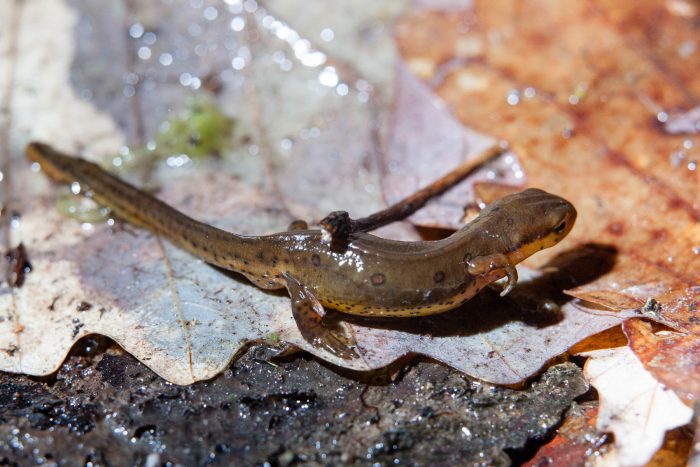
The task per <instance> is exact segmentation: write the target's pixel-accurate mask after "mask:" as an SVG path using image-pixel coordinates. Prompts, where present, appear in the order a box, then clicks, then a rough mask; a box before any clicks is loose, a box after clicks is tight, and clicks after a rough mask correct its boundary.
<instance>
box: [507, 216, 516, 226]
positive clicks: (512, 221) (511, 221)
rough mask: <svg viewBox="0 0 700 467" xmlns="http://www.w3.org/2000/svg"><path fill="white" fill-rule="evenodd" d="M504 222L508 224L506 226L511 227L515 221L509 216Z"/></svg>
mask: <svg viewBox="0 0 700 467" xmlns="http://www.w3.org/2000/svg"><path fill="white" fill-rule="evenodd" d="M506 224H508V227H513V226H514V225H515V221H514V220H513V219H512V218H511V217H509V218H508V219H506Z"/></svg>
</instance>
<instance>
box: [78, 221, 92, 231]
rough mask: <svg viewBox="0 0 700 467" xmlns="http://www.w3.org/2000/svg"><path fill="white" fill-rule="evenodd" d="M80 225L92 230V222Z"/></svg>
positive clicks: (84, 228) (86, 229)
mask: <svg viewBox="0 0 700 467" xmlns="http://www.w3.org/2000/svg"><path fill="white" fill-rule="evenodd" d="M80 227H81V228H82V229H83V230H85V231H88V230H92V224H91V223H89V222H83V223H82V224H80Z"/></svg>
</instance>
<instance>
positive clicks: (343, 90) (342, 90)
mask: <svg viewBox="0 0 700 467" xmlns="http://www.w3.org/2000/svg"><path fill="white" fill-rule="evenodd" d="M335 92H337V93H338V95H339V96H347V95H348V93H349V92H350V88H349V87H348V85H347V84H345V83H340V84H339V85H338V86H337V87H336V88H335Z"/></svg>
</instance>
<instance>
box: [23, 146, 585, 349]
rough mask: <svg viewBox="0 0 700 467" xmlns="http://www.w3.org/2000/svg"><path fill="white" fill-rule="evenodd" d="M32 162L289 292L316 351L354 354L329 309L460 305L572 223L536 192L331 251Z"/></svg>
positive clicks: (90, 168) (392, 310)
mask: <svg viewBox="0 0 700 467" xmlns="http://www.w3.org/2000/svg"><path fill="white" fill-rule="evenodd" d="M27 156H28V157H29V159H30V160H32V161H35V162H38V163H39V164H40V165H41V167H42V170H43V171H44V172H45V173H46V174H47V175H48V176H50V177H51V178H53V179H54V180H55V181H57V182H60V183H72V182H74V181H77V182H79V183H80V184H81V186H82V187H83V190H82V192H83V193H85V192H89V193H91V196H92V198H93V199H94V200H95V201H97V202H98V203H100V204H102V205H104V206H107V207H109V208H110V209H111V210H112V212H113V213H114V214H115V215H116V216H118V217H119V218H121V219H123V220H126V221H128V222H130V223H132V224H135V225H138V226H141V227H144V228H147V229H149V230H151V231H153V232H155V233H157V234H159V235H161V236H163V237H165V238H167V239H168V240H169V241H170V242H172V243H173V244H175V245H177V246H179V247H181V248H183V249H185V250H187V251H189V252H191V253H192V254H194V255H196V256H198V257H200V258H202V259H203V260H205V261H207V262H208V263H211V264H213V265H216V266H218V267H221V268H225V269H229V270H232V271H236V272H239V273H241V274H243V275H245V276H246V277H247V278H248V279H249V280H250V281H251V282H253V283H254V284H255V285H257V286H259V287H261V288H265V289H278V288H285V287H286V288H287V290H288V291H289V295H290V298H291V300H292V313H293V315H294V318H295V320H296V322H297V325H298V328H299V331H300V332H301V334H302V336H303V337H304V338H305V339H306V340H307V341H308V342H310V343H311V344H312V345H313V346H314V347H318V348H324V349H325V350H327V351H328V352H330V353H332V354H334V355H336V356H338V357H340V358H345V359H352V358H358V357H359V356H358V354H357V353H356V352H355V350H353V347H354V339H353V338H352V336H351V335H349V333H348V332H346V331H345V330H343V329H333V328H331V327H329V326H327V325H326V324H327V323H326V322H325V321H324V320H323V319H322V317H323V315H324V314H325V310H324V308H330V309H335V310H339V311H341V312H344V313H350V314H356V315H366V316H382V317H409V316H425V315H431V314H435V313H440V312H444V311H447V310H450V309H453V308H456V307H458V306H459V305H461V304H462V303H464V302H465V301H467V300H469V299H470V298H471V297H473V296H474V295H475V294H476V293H477V292H479V290H481V289H483V288H484V287H485V286H487V285H488V284H490V283H492V282H494V281H496V280H498V279H500V278H502V277H506V276H507V277H508V282H507V286H506V288H505V289H504V291H503V292H502V294H505V293H508V292H509V291H510V290H511V289H512V287H513V286H514V285H515V283H516V282H517V272H516V269H515V265H516V264H517V263H519V262H520V261H522V260H524V259H525V258H527V257H528V256H530V255H532V254H534V253H536V252H537V251H539V250H542V249H544V248H548V247H551V246H553V245H555V244H557V243H558V242H559V241H560V240H561V239H562V238H564V237H565V236H566V235H567V234H568V233H569V231H570V230H571V228H572V227H573V224H574V221H575V220H576V210H575V209H574V207H573V206H572V205H571V203H569V202H568V201H566V200H564V199H563V198H560V197H558V196H555V195H552V194H549V193H546V192H544V191H542V190H538V189H528V190H525V191H522V192H520V193H517V194H514V195H510V196H507V197H504V198H502V199H500V200H498V201H496V202H494V203H492V204H491V205H489V206H488V207H487V208H486V209H484V210H483V211H482V212H481V214H480V215H479V216H478V217H477V218H476V219H474V220H473V221H472V222H470V223H469V224H467V225H466V226H465V227H463V228H462V229H460V230H458V231H457V232H455V233H454V234H452V235H451V236H449V237H447V238H445V239H443V240H439V241H430V242H399V241H394V240H387V239H383V238H380V237H376V236H374V235H370V234H365V233H360V234H354V235H352V237H351V238H350V241H349V244H348V245H347V247H344V248H341V249H334V248H331V245H330V244H329V243H328V242H326V241H325V240H324V236H323V235H322V232H321V231H320V230H303V231H289V232H281V233H277V234H273V235H264V236H254V237H253V236H250V237H247V236H241V235H236V234H233V233H230V232H226V231H223V230H220V229H217V228H215V227H212V226H210V225H207V224H204V223H202V222H199V221H196V220H194V219H192V218H190V217H188V216H186V215H184V214H182V213H181V212H179V211H177V210H175V209H173V208H172V207H170V206H168V205H166V204H165V203H163V202H162V201H160V200H158V199H157V198H155V197H153V196H151V195H150V194H148V193H145V192H143V191H141V190H138V189H137V188H135V187H133V186H131V185H129V184H127V183H126V182H124V181H122V180H120V179H118V178H117V177H115V176H113V175H111V174H109V173H107V172H105V171H104V170H102V169H101V168H99V167H98V166H97V165H95V164H92V163H90V162H87V161H85V160H83V159H79V158H74V157H70V156H66V155H64V154H61V153H59V152H57V151H55V150H53V149H52V148H51V147H49V146H47V145H44V144H40V143H32V144H30V145H29V146H28V148H27Z"/></svg>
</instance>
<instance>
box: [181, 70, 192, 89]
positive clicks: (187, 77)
mask: <svg viewBox="0 0 700 467" xmlns="http://www.w3.org/2000/svg"><path fill="white" fill-rule="evenodd" d="M190 83H192V75H191V74H189V73H186V72H185V73H182V74H181V75H180V84H182V85H183V86H189V85H190Z"/></svg>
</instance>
